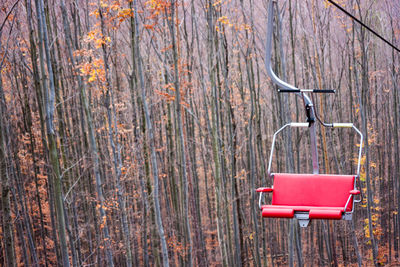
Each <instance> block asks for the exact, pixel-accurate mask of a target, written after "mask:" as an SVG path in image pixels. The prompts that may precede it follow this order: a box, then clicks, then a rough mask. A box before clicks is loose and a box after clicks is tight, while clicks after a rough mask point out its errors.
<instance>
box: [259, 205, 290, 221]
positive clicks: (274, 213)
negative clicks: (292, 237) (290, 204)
mask: <svg viewBox="0 0 400 267" xmlns="http://www.w3.org/2000/svg"><path fill="white" fill-rule="evenodd" d="M262 216H263V217H274V218H293V216H294V210H293V209H291V208H275V207H270V208H266V209H262Z"/></svg>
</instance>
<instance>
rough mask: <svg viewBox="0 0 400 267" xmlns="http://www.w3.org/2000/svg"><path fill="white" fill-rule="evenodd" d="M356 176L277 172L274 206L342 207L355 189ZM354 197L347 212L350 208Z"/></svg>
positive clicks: (273, 196)
mask: <svg viewBox="0 0 400 267" xmlns="http://www.w3.org/2000/svg"><path fill="white" fill-rule="evenodd" d="M354 179H355V176H353V175H327V174H289V173H276V174H274V191H273V195H272V205H274V206H276V205H279V206H296V207H299V206H307V207H324V208H325V207H336V208H337V207H343V208H344V206H345V205H346V202H347V199H348V198H349V196H350V193H349V192H350V190H353V189H354ZM352 207H353V201H352V199H351V201H350V203H349V205H348V206H347V211H351V210H352Z"/></svg>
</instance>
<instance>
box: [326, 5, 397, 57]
mask: <svg viewBox="0 0 400 267" xmlns="http://www.w3.org/2000/svg"><path fill="white" fill-rule="evenodd" d="M327 1H328V2H329V3H331V4H332V5H334V6H335V7H337V8H338V9H339V10H340V11H342V12H343V13H345V14H346V15H347V16H349V17H350V18H351V19H353V20H355V21H357V22H358V23H359V24H360V25H361V26H363V27H364V28H366V29H367V30H368V31H370V32H372V33H373V34H374V35H375V36H376V37H378V38H379V39H381V40H382V41H384V42H385V43H386V44H388V45H390V46H391V47H392V48H393V49H395V50H396V51H397V52H400V49H399V48H397V47H396V46H395V45H394V44H392V43H391V42H389V41H388V40H386V39H385V38H383V37H382V36H381V35H380V34H379V33H377V32H376V31H374V30H373V29H371V28H370V27H368V25H366V24H365V23H363V22H362V21H361V20H359V19H358V18H356V17H355V16H354V15H352V14H351V13H350V12H348V11H347V10H346V9H344V8H343V7H342V6H340V5H339V4H338V3H336V2H335V1H333V0H327Z"/></svg>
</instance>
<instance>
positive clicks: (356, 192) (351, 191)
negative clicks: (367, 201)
mask: <svg viewBox="0 0 400 267" xmlns="http://www.w3.org/2000/svg"><path fill="white" fill-rule="evenodd" d="M350 194H351V195H359V194H361V192H360V190H356V189H355V190H350Z"/></svg>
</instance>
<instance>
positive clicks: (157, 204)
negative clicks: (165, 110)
mask: <svg viewBox="0 0 400 267" xmlns="http://www.w3.org/2000/svg"><path fill="white" fill-rule="evenodd" d="M133 8H134V15H135V51H136V53H135V54H136V56H137V61H136V62H135V64H136V66H137V71H138V75H139V81H140V87H141V92H142V94H141V95H142V103H143V109H144V113H145V118H146V125H147V134H148V138H149V143H150V157H151V165H152V172H153V178H154V191H153V199H154V207H155V211H156V223H157V230H158V234H159V237H160V241H161V249H162V258H163V266H164V267H168V266H169V260H168V250H167V242H166V239H165V234H164V227H163V223H162V218H161V208H160V198H159V177H158V165H157V158H156V151H155V147H154V133H153V126H152V121H151V118H150V112H149V107H148V104H147V99H146V91H145V85H144V77H143V69H142V57H141V54H140V49H139V21H138V11H137V3H136V0H134V4H133Z"/></svg>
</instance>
